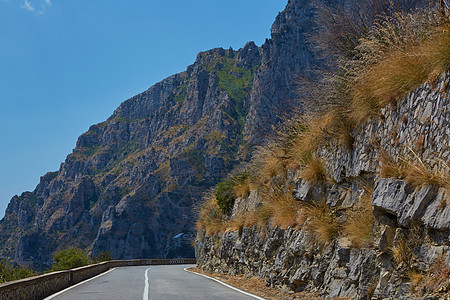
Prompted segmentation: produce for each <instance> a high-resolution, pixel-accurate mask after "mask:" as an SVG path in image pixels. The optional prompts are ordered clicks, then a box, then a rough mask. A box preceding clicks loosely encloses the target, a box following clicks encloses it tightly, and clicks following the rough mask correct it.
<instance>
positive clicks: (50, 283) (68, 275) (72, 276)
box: [0, 258, 196, 300]
mask: <svg viewBox="0 0 450 300" xmlns="http://www.w3.org/2000/svg"><path fill="white" fill-rule="evenodd" d="M195 263H196V259H195V258H175V259H132V260H112V261H106V262H101V263H98V264H93V265H88V266H84V267H80V268H76V269H71V270H66V271H58V272H52V273H47V274H43V275H39V276H34V277H30V278H25V279H21V280H16V281H11V282H6V283H2V284H0V299H1V300H10V299H11V300H16V299H27V300H28V299H29V300H35V299H36V300H38V299H43V298H45V297H47V296H50V295H52V294H54V293H57V292H59V291H61V290H63V289H65V288H68V287H69V286H71V285H74V284H77V283H79V282H81V281H83V280H86V279H89V278H91V277H94V276H96V275H98V274H101V273H103V272H106V271H107V270H109V269H111V268H117V267H126V266H147V265H180V264H195Z"/></svg>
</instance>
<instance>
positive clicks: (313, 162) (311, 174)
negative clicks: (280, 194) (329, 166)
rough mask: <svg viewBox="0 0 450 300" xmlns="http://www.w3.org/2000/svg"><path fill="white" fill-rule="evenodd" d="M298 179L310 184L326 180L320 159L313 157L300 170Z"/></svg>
mask: <svg viewBox="0 0 450 300" xmlns="http://www.w3.org/2000/svg"><path fill="white" fill-rule="evenodd" d="M300 177H301V178H303V179H305V180H306V181H308V182H310V183H317V182H321V181H325V180H326V179H327V170H326V168H325V165H324V163H323V161H322V159H320V158H318V157H316V156H315V155H314V156H312V157H311V159H310V160H309V161H308V163H307V164H306V166H305V167H304V168H303V169H302V172H301V174H300Z"/></svg>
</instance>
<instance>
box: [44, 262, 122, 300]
mask: <svg viewBox="0 0 450 300" xmlns="http://www.w3.org/2000/svg"><path fill="white" fill-rule="evenodd" d="M115 269H116V268H112V269H110V270H108V271H106V272H105V273H101V274H99V275H97V276H95V277H92V278H89V279H86V280H84V281H82V282H79V283H77V284H75V285H72V286H69V287H68V288H66V289H64V290H62V291H59V292H57V293H56V294H53V295H51V296H48V297H47V298H44V300H49V299H53V298H55V297H56V296H59V295H61V294H62V293H64V292H67V291H68V290H70V289H73V288H74V287H77V286H79V285H82V284H83V283H86V282H88V281H91V280H93V279H95V278H98V277H100V276H103V275H105V274H107V273H109V272H111V271H113V270H115Z"/></svg>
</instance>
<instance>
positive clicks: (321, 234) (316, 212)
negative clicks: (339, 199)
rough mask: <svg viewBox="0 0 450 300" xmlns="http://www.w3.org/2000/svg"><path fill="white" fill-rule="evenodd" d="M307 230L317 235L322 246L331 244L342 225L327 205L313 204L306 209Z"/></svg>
mask: <svg viewBox="0 0 450 300" xmlns="http://www.w3.org/2000/svg"><path fill="white" fill-rule="evenodd" d="M304 214H305V218H306V219H307V220H308V222H307V223H306V226H307V228H308V229H309V230H310V231H311V232H312V233H313V234H315V235H316V237H317V241H318V242H319V244H321V245H322V246H326V245H328V244H330V243H331V242H332V241H333V240H334V239H335V238H336V237H337V236H338V235H339V231H340V224H339V222H338V220H337V218H336V216H335V214H334V213H333V211H332V210H331V208H330V207H329V206H328V205H326V203H321V204H312V205H309V206H307V207H305V208H304Z"/></svg>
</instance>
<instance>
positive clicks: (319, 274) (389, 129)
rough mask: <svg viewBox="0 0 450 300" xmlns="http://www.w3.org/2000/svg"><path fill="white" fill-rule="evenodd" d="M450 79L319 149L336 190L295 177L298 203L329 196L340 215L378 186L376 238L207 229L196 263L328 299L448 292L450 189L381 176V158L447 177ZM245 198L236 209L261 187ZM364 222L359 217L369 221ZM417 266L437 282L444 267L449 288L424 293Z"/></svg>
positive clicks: (425, 88)
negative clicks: (345, 142) (354, 242)
mask: <svg viewBox="0 0 450 300" xmlns="http://www.w3.org/2000/svg"><path fill="white" fill-rule="evenodd" d="M449 82H450V73H448V72H447V73H446V74H442V75H441V77H440V78H439V79H438V80H437V82H436V83H434V84H433V85H432V84H424V85H422V86H420V87H419V88H417V89H416V90H414V91H412V92H411V93H410V94H408V95H407V96H406V97H405V98H404V99H402V100H401V101H399V102H398V103H397V104H396V105H394V106H392V107H386V108H385V109H383V111H382V112H381V117H380V118H375V119H373V120H369V121H367V122H366V123H364V124H362V125H360V126H359V127H357V128H355V129H354V131H353V132H352V136H353V138H354V141H355V142H354V145H353V147H352V149H348V147H345V146H339V145H338V144H333V143H331V144H330V145H328V146H324V147H323V148H322V149H319V153H320V157H321V158H322V159H323V160H324V162H325V164H326V166H327V170H328V171H329V173H330V174H329V175H330V176H331V178H332V182H333V183H329V184H328V188H327V187H326V185H325V184H315V185H312V184H309V183H307V182H305V181H304V180H302V179H300V178H299V179H298V180H297V184H296V187H295V189H294V191H293V197H294V198H295V199H296V200H298V201H300V202H308V203H311V202H312V201H315V199H323V198H324V197H325V198H326V204H327V205H328V206H329V207H331V209H335V211H337V213H338V214H341V215H345V214H344V213H343V212H344V211H345V210H348V209H350V210H351V209H352V208H354V207H357V201H358V199H360V195H361V192H362V191H361V190H362V189H363V188H364V186H366V187H370V186H373V187H374V188H373V192H372V193H371V199H370V203H371V205H372V212H373V217H374V222H373V227H372V233H371V235H372V239H371V242H370V243H369V244H367V245H364V246H363V247H351V245H350V243H349V241H348V239H347V238H346V236H341V237H339V238H337V239H335V240H334V241H332V242H330V243H329V244H328V245H326V247H324V246H321V243H320V242H319V241H318V240H316V237H315V236H314V235H313V234H312V233H311V231H309V230H308V229H307V227H306V228H305V227H301V228H297V229H296V228H288V229H281V228H277V227H273V226H270V225H269V226H268V227H267V228H260V227H252V228H241V229H240V230H238V231H230V230H228V231H226V232H225V233H223V234H220V235H217V236H208V235H206V234H205V232H204V231H200V232H199V233H198V235H197V240H196V257H197V261H198V265H199V266H200V267H201V268H203V269H204V270H207V271H214V272H224V273H230V274H245V275H246V276H259V277H260V278H265V279H266V282H267V284H268V285H271V286H276V287H281V288H286V289H289V290H294V291H305V290H306V291H313V292H318V293H320V294H321V295H323V296H324V297H326V298H334V297H350V298H354V299H448V297H449V287H450V281H449V279H448V270H449V267H450V201H449V197H450V196H449V194H448V193H449V191H448V187H447V189H446V188H444V187H442V186H431V185H422V186H413V185H411V184H409V183H407V182H406V181H405V180H402V179H400V178H381V177H380V173H379V171H380V158H381V156H382V155H386V153H388V154H389V155H391V156H392V157H396V158H398V160H399V161H398V163H401V162H402V159H409V160H411V161H416V163H418V164H419V165H420V164H421V163H422V162H423V161H426V162H427V163H428V164H429V167H430V169H434V171H439V170H440V171H442V172H444V174H446V175H445V176H447V178H446V179H447V180H448V176H449V175H448V165H445V163H442V162H446V163H447V164H448V161H449V159H450V136H449V135H450V132H449V129H448V124H449V122H450V114H449V113H448V112H449V109H450V98H449V97H448V95H449V92H450V90H449ZM361 182H362V183H363V184H361ZM238 200H239V201H236V202H235V207H234V208H233V215H236V216H237V215H239V214H240V213H245V212H246V211H247V210H248V207H249V206H253V207H255V205H256V204H255V203H258V201H257V199H256V200H255V193H254V192H252V193H251V195H250V197H249V199H247V201H246V199H238ZM246 202H247V204H246ZM259 202H261V200H260V201H259ZM364 221H365V220H360V222H361V225H363V224H364ZM343 222H345V220H343ZM396 255H397V256H396ZM398 255H400V256H401V257H399V256H398ZM441 271H442V273H439V272H441ZM413 272H418V273H419V274H425V275H423V276H424V277H426V276H430V277H427V278H431V279H432V280H431V281H430V282H428V284H429V285H432V283H431V282H437V281H438V280H439V278H438V277H439V275H438V274H444V275H443V276H444V277H443V278H442V279H443V280H444V283H443V286H442V287H437V288H436V289H435V290H426V291H425V289H426V287H421V288H420V289H419V288H416V287H414V283H412V282H413V280H412V279H411V278H412V277H411V276H412V275H411V274H414V273H413ZM422 280H425V279H422ZM422 289H423V290H422Z"/></svg>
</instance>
